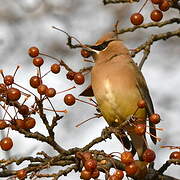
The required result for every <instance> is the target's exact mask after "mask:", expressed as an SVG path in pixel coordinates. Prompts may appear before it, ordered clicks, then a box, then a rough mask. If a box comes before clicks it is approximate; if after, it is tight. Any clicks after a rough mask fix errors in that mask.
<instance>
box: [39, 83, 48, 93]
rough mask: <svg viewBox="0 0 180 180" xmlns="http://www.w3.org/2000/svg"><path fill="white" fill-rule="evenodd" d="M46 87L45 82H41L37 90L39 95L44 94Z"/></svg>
mask: <svg viewBox="0 0 180 180" xmlns="http://www.w3.org/2000/svg"><path fill="white" fill-rule="evenodd" d="M47 89H48V87H47V86H46V85H45V84H41V85H39V86H38V88H37V91H38V93H39V94H40V95H44V94H46V91H47Z"/></svg>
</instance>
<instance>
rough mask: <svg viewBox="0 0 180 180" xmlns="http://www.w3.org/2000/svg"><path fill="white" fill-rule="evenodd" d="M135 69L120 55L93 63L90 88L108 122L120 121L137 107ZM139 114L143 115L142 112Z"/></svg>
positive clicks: (138, 95) (138, 97)
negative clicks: (104, 61)
mask: <svg viewBox="0 0 180 180" xmlns="http://www.w3.org/2000/svg"><path fill="white" fill-rule="evenodd" d="M135 77H136V71H135V70H134V69H133V68H132V67H131V64H130V61H123V59H122V60H121V59H120V57H119V58H118V59H116V58H115V59H113V60H112V61H107V62H106V63H102V64H98V65H95V66H94V67H93V69H92V88H93V92H94V95H95V98H96V100H97V103H98V106H99V109H100V111H101V113H102V115H103V116H104V118H105V119H106V121H107V122H108V123H109V124H112V123H114V122H118V123H122V122H123V121H125V120H126V119H127V118H128V117H129V116H130V115H132V114H133V113H134V112H135V110H136V109H137V101H138V100H139V99H141V95H140V93H139V91H138V88H137V86H136V79H135ZM140 116H143V117H144V112H141V114H140Z"/></svg>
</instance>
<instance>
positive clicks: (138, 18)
mask: <svg viewBox="0 0 180 180" xmlns="http://www.w3.org/2000/svg"><path fill="white" fill-rule="evenodd" d="M130 20H131V23H132V24H133V25H140V24H142V23H143V21H144V17H143V15H142V14H140V13H134V14H132V15H131V17H130Z"/></svg>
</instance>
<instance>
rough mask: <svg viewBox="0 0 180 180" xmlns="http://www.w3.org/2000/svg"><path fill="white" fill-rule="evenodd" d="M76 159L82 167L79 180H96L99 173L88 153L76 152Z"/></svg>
mask: <svg viewBox="0 0 180 180" xmlns="http://www.w3.org/2000/svg"><path fill="white" fill-rule="evenodd" d="M76 157H77V158H78V159H80V160H81V161H82V163H83V167H84V169H83V170H82V171H81V175H80V178H81V179H84V180H89V179H91V178H93V179H96V178H98V177H99V174H100V172H99V170H98V169H97V161H96V160H95V159H94V158H93V155H92V154H91V153H90V152H83V153H82V152H77V153H76Z"/></svg>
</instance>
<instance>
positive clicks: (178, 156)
mask: <svg viewBox="0 0 180 180" xmlns="http://www.w3.org/2000/svg"><path fill="white" fill-rule="evenodd" d="M169 159H180V151H174V152H172V153H171V154H170V156H169Z"/></svg>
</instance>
